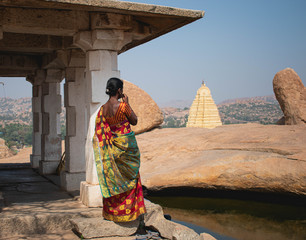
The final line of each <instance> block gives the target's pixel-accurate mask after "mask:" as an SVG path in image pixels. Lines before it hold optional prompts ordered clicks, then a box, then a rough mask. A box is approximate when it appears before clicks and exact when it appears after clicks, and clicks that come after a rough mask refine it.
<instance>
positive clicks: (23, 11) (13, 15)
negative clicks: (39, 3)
mask: <svg viewBox="0 0 306 240" xmlns="http://www.w3.org/2000/svg"><path fill="white" fill-rule="evenodd" d="M0 25H2V28H3V31H4V32H12V33H27V34H42V35H56V36H73V34H74V33H75V32H77V31H80V30H87V29H89V14H88V12H85V11H69V10H57V9H33V8H31V9H29V8H2V9H1V8H0Z"/></svg>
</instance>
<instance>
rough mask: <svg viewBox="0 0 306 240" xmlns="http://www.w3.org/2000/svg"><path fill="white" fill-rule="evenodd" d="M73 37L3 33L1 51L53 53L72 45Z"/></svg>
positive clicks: (0, 44) (0, 43) (0, 42)
mask: <svg viewBox="0 0 306 240" xmlns="http://www.w3.org/2000/svg"><path fill="white" fill-rule="evenodd" d="M72 42H73V39H72V37H62V36H49V35H34V34H18V33H7V32H4V33H3V39H2V40H0V51H2V52H3V51H5V52H19V53H22V52H25V53H51V52H52V51H54V50H60V49H66V48H69V47H71V45H72Z"/></svg>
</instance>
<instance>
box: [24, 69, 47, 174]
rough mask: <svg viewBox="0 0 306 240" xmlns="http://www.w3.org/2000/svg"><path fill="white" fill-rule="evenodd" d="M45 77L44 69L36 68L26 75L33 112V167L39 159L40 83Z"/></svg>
mask: <svg viewBox="0 0 306 240" xmlns="http://www.w3.org/2000/svg"><path fill="white" fill-rule="evenodd" d="M45 77H46V74H45V71H44V70H37V71H36V74H35V75H31V76H28V77H27V81H29V82H31V83H32V113H33V117H32V119H33V135H32V146H33V147H32V154H31V156H30V161H31V165H32V167H33V168H38V167H39V161H40V160H41V134H42V114H41V96H42V83H43V81H44V79H45Z"/></svg>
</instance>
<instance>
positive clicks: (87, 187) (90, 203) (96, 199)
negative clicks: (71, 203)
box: [80, 181, 103, 207]
mask: <svg viewBox="0 0 306 240" xmlns="http://www.w3.org/2000/svg"><path fill="white" fill-rule="evenodd" d="M80 191H81V192H80V199H81V201H82V203H83V204H84V205H86V206H87V207H102V206H103V204H102V194H101V190H100V186H99V185H92V184H89V183H87V182H86V181H83V182H81V190H80Z"/></svg>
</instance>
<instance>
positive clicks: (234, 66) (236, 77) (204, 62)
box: [0, 0, 306, 103]
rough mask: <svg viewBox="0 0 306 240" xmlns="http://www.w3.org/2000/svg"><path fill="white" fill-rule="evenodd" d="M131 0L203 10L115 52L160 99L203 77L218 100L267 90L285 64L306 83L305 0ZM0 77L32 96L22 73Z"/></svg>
mask: <svg viewBox="0 0 306 240" xmlns="http://www.w3.org/2000/svg"><path fill="white" fill-rule="evenodd" d="M130 2H143V3H149V4H158V5H167V6H172V7H178V8H187V9H194V10H204V11H205V16H204V18H203V19H201V20H198V21H196V22H193V23H191V24H189V25H187V26H184V27H182V28H180V29H178V30H175V31H173V32H171V33H168V34H166V35H164V36H162V37H159V38H157V39H155V40H153V41H151V42H148V43H146V44H143V45H141V46H138V47H136V48H134V49H131V50H129V51H128V52H126V53H123V54H121V55H119V70H120V71H121V77H122V78H123V79H126V80H128V81H130V82H133V83H134V84H136V85H138V86H139V87H141V88H142V89H144V90H145V91H146V92H148V93H149V94H150V95H151V96H152V97H153V99H154V100H155V101H156V102H157V103H164V102H167V101H171V100H193V99H194V97H195V94H196V91H197V89H198V88H199V87H200V85H201V82H202V80H204V81H205V82H206V85H207V86H208V87H209V88H210V90H211V92H212V96H213V98H214V100H215V102H216V103H219V102H221V101H223V100H226V99H230V98H238V97H252V96H264V95H271V94H273V88H272V80H273V77H274V75H275V74H276V73H277V72H278V71H280V70H282V69H284V68H286V67H291V68H293V69H294V70H295V71H296V72H297V73H298V74H299V76H300V77H301V79H302V80H303V83H304V85H306V14H305V12H306V1H305V0H256V1H251V0H230V1H229V0H155V1H153V0H152V1H150V0H147V1H146V0H142V1H130ZM0 81H2V82H5V84H6V85H5V90H6V96H8V97H13V98H17V97H25V96H31V85H30V84H29V83H27V82H26V81H25V80H24V79H19V80H18V79H10V80H9V81H7V80H6V79H4V78H0ZM3 94H4V92H3V88H2V86H1V85H0V96H1V97H2V96H3Z"/></svg>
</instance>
